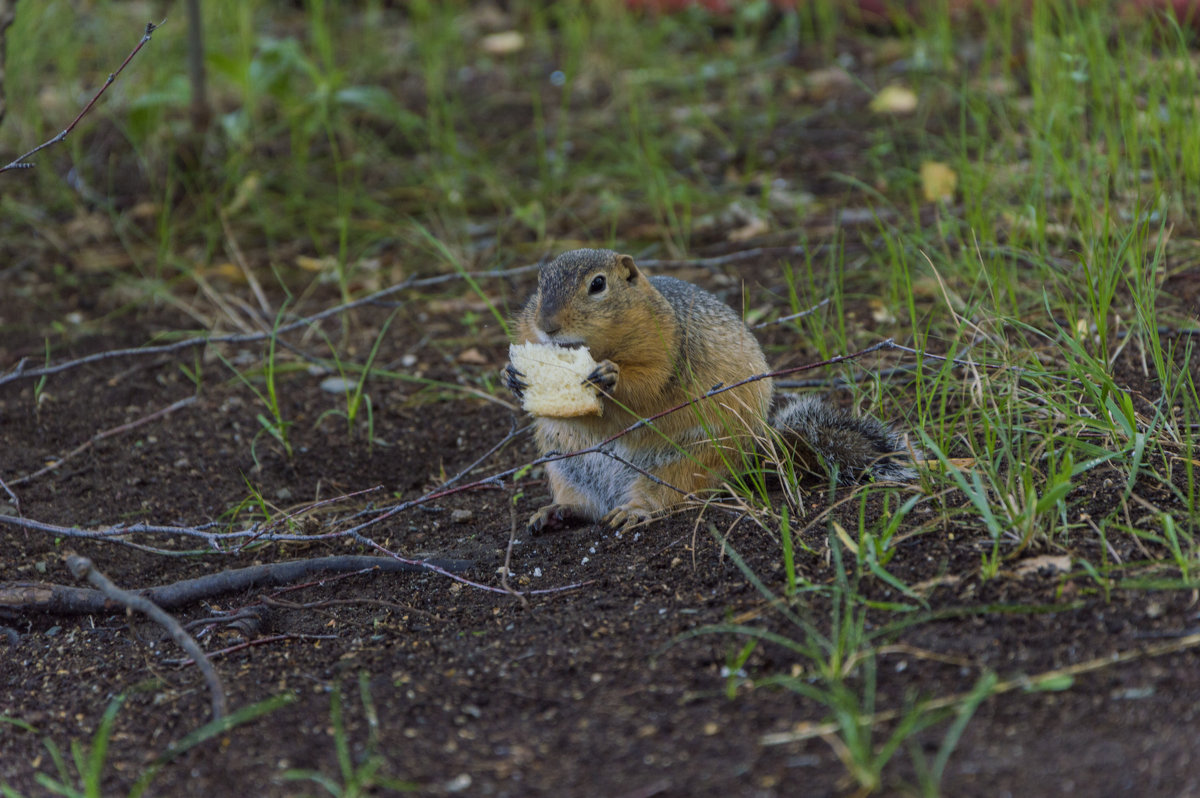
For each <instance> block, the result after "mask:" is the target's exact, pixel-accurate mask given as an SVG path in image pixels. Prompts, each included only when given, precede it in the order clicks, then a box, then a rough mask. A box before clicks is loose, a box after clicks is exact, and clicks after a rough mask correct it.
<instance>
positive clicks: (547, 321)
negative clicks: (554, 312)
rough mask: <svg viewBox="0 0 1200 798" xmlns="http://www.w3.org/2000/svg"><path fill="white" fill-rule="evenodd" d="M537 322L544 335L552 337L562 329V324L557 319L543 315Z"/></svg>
mask: <svg viewBox="0 0 1200 798" xmlns="http://www.w3.org/2000/svg"><path fill="white" fill-rule="evenodd" d="M538 321H539V322H540V324H539V326H540V327H541V328H542V332H544V333H546V335H554V334H555V333H556V332H558V331H559V330H561V329H562V323H561V322H559V321H558V319H555V318H551V317H549V316H546V315H545V314H543V315H542V317H541V318H540V319H539V320H538Z"/></svg>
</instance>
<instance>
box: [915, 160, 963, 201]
mask: <svg viewBox="0 0 1200 798" xmlns="http://www.w3.org/2000/svg"><path fill="white" fill-rule="evenodd" d="M957 188H958V173H957V172H955V171H954V170H953V169H951V168H950V167H949V166H948V165H946V164H944V163H942V162H941V161H926V162H925V163H923V164H921V191H922V192H923V193H924V194H925V201H926V202H951V201H953V200H954V192H955V190H956V189H957Z"/></svg>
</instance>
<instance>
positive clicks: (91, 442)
mask: <svg viewBox="0 0 1200 798" xmlns="http://www.w3.org/2000/svg"><path fill="white" fill-rule="evenodd" d="M195 403H196V397H194V396H189V397H187V398H186V399H180V400H179V401H178V402H176V403H175V404H173V405H169V406H167V407H164V408H162V409H160V410H156V411H155V412H153V413H151V414H150V415H148V416H145V417H143V418H139V419H137V420H136V421H130V422H129V423H127V424H122V425H120V426H119V427H113V428H112V429H107V430H104V431H103V432H98V433H96V434H95V435H93V436H92V437H91V438H89V439H88V440H86V441H84V442H83V443H81V444H79V445H78V446H76V447H75V448H74V449H72V450H71V451H69V452H67V453H66V454H64V455H63V456H62V457H60V458H58V459H57V460H55V461H54V462H53V463H51V464H50V465H48V466H46V467H44V468H40V469H38V470H37V471H34V472H33V473H32V474H26V475H25V476H23V477H20V478H18V479H14V480H13V481H12V484H14V485H23V484H25V483H26V482H31V481H33V480H35V479H37V478H38V477H40V476H42V475H43V474H48V473H50V472H51V471H53V470H54V469H56V468H58V467H60V466H61V465H62V464H63V463H65V462H67V461H68V460H70V459H71V458H72V457H76V456H77V455H79V454H81V453H83V452H85V451H87V450H88V449H89V448H90V447H92V446H95V445H96V444H97V443H99V442H100V441H102V440H104V439H105V438H111V437H112V436H113V435H119V434H121V433H122V432H129V431H130V430H131V429H136V428H137V427H140V426H142V425H143V424H148V423H149V422H151V421H154V420H155V419H158V418H162V417H163V416H166V415H170V414H171V413H174V412H175V411H176V410H179V409H180V408H182V407H187V406H188V405H191V404H195ZM10 495H11V493H10Z"/></svg>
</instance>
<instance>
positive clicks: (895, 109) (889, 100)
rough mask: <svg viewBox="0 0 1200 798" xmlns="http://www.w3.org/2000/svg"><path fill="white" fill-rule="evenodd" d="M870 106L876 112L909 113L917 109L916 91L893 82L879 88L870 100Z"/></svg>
mask: <svg viewBox="0 0 1200 798" xmlns="http://www.w3.org/2000/svg"><path fill="white" fill-rule="evenodd" d="M870 108H871V110H872V111H874V112H875V113H877V114H911V113H912V112H913V111H915V110H917V93H916V92H914V91H913V90H912V89H910V88H908V87H907V86H901V85H899V84H895V83H893V84H892V85H890V86H884V87H883V88H882V89H880V91H879V93H878V94H876V95H875V99H873V100H871V106H870Z"/></svg>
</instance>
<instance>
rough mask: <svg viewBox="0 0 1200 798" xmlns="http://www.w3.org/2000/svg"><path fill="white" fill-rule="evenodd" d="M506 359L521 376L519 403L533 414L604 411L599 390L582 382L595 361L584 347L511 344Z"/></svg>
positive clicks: (562, 415)
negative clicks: (521, 395)
mask: <svg viewBox="0 0 1200 798" xmlns="http://www.w3.org/2000/svg"><path fill="white" fill-rule="evenodd" d="M508 359H509V360H510V361H511V362H512V364H513V367H514V368H515V369H516V370H517V371H519V372H521V374H523V375H524V378H523V379H524V381H525V384H526V385H527V386H528V387H527V388H526V389H525V391H524V396H523V397H522V399H521V404H522V406H524V408H525V410H526V411H527V412H529V413H530V414H531V415H535V416H553V417H556V418H572V417H575V416H599V415H602V414H603V413H604V405H603V404H602V403H601V402H600V394H599V393H598V390H597V389H596V388H595V387H593V386H591V385H585V384H584V381H585V380H586V379H587V378H588V375H589V374H591V373H592V372H593V371H594V370H595V368H596V366H597V363H596V361H595V360H592V355H591V353H590V352H588V350H587V349H585V348H584V347H582V346H580V347H574V348H567V347H564V346H554V345H553V344H512V345H511V346H509V348H508Z"/></svg>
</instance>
